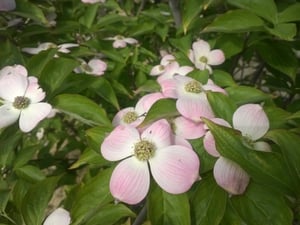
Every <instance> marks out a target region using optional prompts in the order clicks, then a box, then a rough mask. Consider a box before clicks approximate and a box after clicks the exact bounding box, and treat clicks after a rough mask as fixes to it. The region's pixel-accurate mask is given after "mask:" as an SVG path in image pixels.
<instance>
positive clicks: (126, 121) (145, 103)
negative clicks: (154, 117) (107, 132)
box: [112, 92, 164, 127]
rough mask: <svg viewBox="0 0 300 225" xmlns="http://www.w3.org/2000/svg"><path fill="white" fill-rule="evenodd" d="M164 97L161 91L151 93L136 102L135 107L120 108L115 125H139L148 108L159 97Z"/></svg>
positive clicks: (115, 117) (114, 121) (114, 120)
mask: <svg viewBox="0 0 300 225" xmlns="http://www.w3.org/2000/svg"><path fill="white" fill-rule="evenodd" d="M162 98H164V96H163V94H162V93H160V92H155V93H150V94H147V95H144V96H143V97H142V98H140V100H139V101H138V102H137V103H136V105H135V107H127V108H124V109H122V110H120V111H119V112H118V113H117V114H116V115H115V116H114V118H113V121H112V124H113V125H114V126H118V125H121V124H122V125H131V126H134V127H137V126H138V125H140V124H141V123H142V122H143V120H144V118H145V116H146V113H147V112H148V110H149V109H150V108H151V106H152V105H153V104H154V103H155V102H156V101H158V100H159V99H162Z"/></svg>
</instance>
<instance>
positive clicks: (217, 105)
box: [207, 92, 237, 124]
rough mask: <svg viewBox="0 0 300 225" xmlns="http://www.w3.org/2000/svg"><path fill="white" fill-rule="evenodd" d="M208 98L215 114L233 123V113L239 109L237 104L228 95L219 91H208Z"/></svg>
mask: <svg viewBox="0 0 300 225" xmlns="http://www.w3.org/2000/svg"><path fill="white" fill-rule="evenodd" d="M207 99H208V101H209V104H210V106H211V107H212V109H213V111H214V114H215V116H216V117H218V118H223V119H224V120H226V121H227V122H228V123H230V124H232V115H233V113H234V111H235V110H236V109H237V105H236V104H235V103H234V102H232V101H231V99H230V98H229V97H228V96H227V95H224V94H222V93H219V92H207Z"/></svg>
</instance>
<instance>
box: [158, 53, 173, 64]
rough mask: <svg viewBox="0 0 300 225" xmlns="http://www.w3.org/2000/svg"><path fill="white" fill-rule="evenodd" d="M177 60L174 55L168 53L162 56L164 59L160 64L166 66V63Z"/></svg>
mask: <svg viewBox="0 0 300 225" xmlns="http://www.w3.org/2000/svg"><path fill="white" fill-rule="evenodd" d="M175 60H176V59H175V57H174V56H173V55H171V54H167V55H165V56H163V57H162V59H161V61H160V65H163V66H166V65H168V64H170V63H171V62H174V61H175Z"/></svg>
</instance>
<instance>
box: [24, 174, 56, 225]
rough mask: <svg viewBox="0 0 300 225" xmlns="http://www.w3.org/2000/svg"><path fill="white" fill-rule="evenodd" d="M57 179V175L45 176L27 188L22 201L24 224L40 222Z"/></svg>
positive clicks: (30, 224)
mask: <svg viewBox="0 0 300 225" xmlns="http://www.w3.org/2000/svg"><path fill="white" fill-rule="evenodd" d="M58 180H59V177H51V178H47V179H44V180H42V181H40V182H37V183H36V184H35V185H33V186H32V187H30V188H29V190H28V192H27V193H26V195H25V197H24V199H23V201H22V215H23V218H24V221H25V224H26V225H41V224H42V221H43V220H44V217H45V215H44V213H45V210H46V208H47V205H48V202H49V201H50V199H51V197H52V194H53V192H54V190H55V187H56V185H57V182H58Z"/></svg>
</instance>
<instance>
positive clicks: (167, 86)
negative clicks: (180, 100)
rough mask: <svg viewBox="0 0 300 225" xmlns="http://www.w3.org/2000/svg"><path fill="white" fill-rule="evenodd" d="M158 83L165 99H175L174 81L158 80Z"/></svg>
mask: <svg viewBox="0 0 300 225" xmlns="http://www.w3.org/2000/svg"><path fill="white" fill-rule="evenodd" d="M158 83H159V85H160V87H161V92H162V93H163V95H164V96H165V97H166V98H177V91H176V81H175V80H174V79H167V80H162V81H160V80H158Z"/></svg>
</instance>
